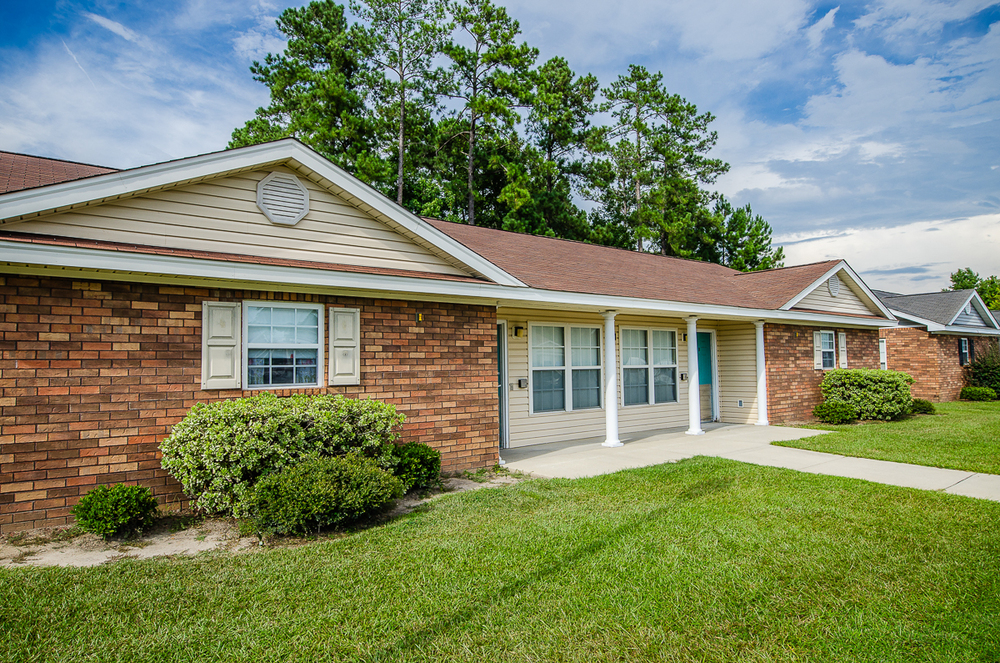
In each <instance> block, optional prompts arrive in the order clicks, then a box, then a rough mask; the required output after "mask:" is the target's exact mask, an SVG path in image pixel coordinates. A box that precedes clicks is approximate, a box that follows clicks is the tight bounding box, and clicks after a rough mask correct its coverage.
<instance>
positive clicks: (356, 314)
mask: <svg viewBox="0 0 1000 663" xmlns="http://www.w3.org/2000/svg"><path fill="white" fill-rule="evenodd" d="M330 384H334V385H343V384H361V311H359V310H358V309H356V308H331V309H330Z"/></svg>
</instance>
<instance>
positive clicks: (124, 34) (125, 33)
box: [83, 12, 149, 48]
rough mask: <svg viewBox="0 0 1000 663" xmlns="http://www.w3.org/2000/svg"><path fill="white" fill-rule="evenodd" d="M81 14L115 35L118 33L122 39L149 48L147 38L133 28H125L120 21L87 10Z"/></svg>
mask: <svg viewBox="0 0 1000 663" xmlns="http://www.w3.org/2000/svg"><path fill="white" fill-rule="evenodd" d="M83 15H84V16H86V17H87V18H89V19H90V20H91V21H93V22H94V23H97V24H98V25H99V26H101V27H102V28H104V29H106V30H110V31H111V32H113V33H115V34H116V35H118V36H119V37H121V38H122V39H125V40H127V41H130V42H132V43H133V44H137V45H139V46H143V47H146V48H149V40H148V39H146V38H145V37H143V36H142V35H140V34H138V33H136V32H135V31H133V30H129V29H128V28H126V27H125V26H124V25H122V24H121V23H118V22H117V21H112V20H111V19H110V18H105V17H103V16H98V15H97V14H90V13H88V12H84V13H83Z"/></svg>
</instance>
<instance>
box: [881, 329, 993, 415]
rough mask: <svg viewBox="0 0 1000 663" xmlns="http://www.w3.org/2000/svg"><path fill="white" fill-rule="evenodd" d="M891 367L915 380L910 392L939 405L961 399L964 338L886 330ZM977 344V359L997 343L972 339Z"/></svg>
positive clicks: (963, 371)
mask: <svg viewBox="0 0 1000 663" xmlns="http://www.w3.org/2000/svg"><path fill="white" fill-rule="evenodd" d="M881 336H882V338H884V339H885V340H886V343H885V345H886V355H887V359H888V362H889V368H890V369H891V370H894V371H903V372H905V373H909V374H910V375H911V376H912V377H913V380H914V382H913V386H911V387H910V393H911V394H913V397H914V398H924V399H926V400H929V401H933V402H935V403H940V402H942V401H954V400H958V395H959V392H961V391H962V387H964V386H965V384H966V377H965V368H964V367H963V366H961V365H960V364H959V359H958V339H959V338H961V337H960V336H945V335H942V334H930V333H928V332H927V331H926V330H924V329H919V328H916V327H898V328H895V329H883V330H882V331H881ZM969 338H970V340H971V341H972V342H973V343H974V345H975V349H974V352H975V356H977V357H978V356H981V355H982V354H983V353H985V352H986V350H987V349H988V347H989V346H990V345H991V344H993V345H996V340H994V339H990V338H985V337H969Z"/></svg>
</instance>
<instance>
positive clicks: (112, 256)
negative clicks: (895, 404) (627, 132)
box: [0, 240, 896, 328]
mask: <svg viewBox="0 0 1000 663" xmlns="http://www.w3.org/2000/svg"><path fill="white" fill-rule="evenodd" d="M0 263H13V264H15V265H19V264H27V265H39V266H43V267H55V268H63V269H74V268H76V269H84V270H97V271H102V272H104V273H106V274H107V275H108V278H110V279H113V280H129V274H142V275H147V276H148V275H156V274H160V275H163V276H166V277H187V278H198V279H208V280H219V281H224V282H227V283H231V282H246V283H254V284H260V283H270V284H274V285H281V286H284V287H293V288H294V287H308V288H311V289H315V288H323V289H330V290H334V289H344V290H355V291H364V292H373V291H375V292H382V293H393V294H398V295H403V296H405V295H414V296H420V297H426V296H435V295H437V296H441V297H448V298H459V299H462V300H467V301H478V302H480V303H484V304H487V303H488V304H490V305H494V306H514V307H516V306H525V305H527V306H528V307H536V308H537V307H541V306H554V307H570V308H572V309H577V310H609V309H614V310H619V311H622V312H624V311H634V312H637V313H642V312H645V313H655V314H661V315H666V314H669V315H674V316H692V315H694V316H702V317H705V318H727V319H746V320H768V321H771V322H789V323H793V324H812V325H839V326H848V327H864V328H873V327H874V328H878V327H891V326H893V325H895V324H896V321H895V320H881V319H871V320H866V319H863V318H855V317H852V316H846V315H835V314H820V315H817V314H816V313H808V312H804V311H782V310H770V309H752V308H740V307H736V306H718V305H712V304H694V303H688V302H672V301H662V300H653V299H641V298H638V297H617V296H611V295H592V294H586V293H576V292H563V291H557V290H538V289H535V288H524V287H511V286H505V285H499V284H495V283H467V282H462V281H449V280H446V279H433V278H420V277H407V276H388V275H384V274H365V273H358V272H337V271H332V270H323V269H311V268H306V267H287V266H280V265H262V264H258V263H245V262H233V261H226V260H208V259H203V258H189V257H186V256H172V255H159V254H147V253H130V252H126V251H109V250H104V249H91V248H80V247H73V246H52V245H48V244H32V243H27V242H11V241H3V240H0ZM15 269H16V267H15ZM95 278H97V276H95Z"/></svg>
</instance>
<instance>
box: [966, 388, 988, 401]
mask: <svg viewBox="0 0 1000 663" xmlns="http://www.w3.org/2000/svg"><path fill="white" fill-rule="evenodd" d="M958 397H959V398H961V399H962V400H963V401H995V400H996V399H997V392H995V391H993V390H992V389H990V388H989V387H962V391H961V392H960V393H959V394H958Z"/></svg>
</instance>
